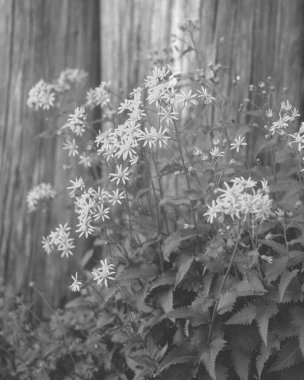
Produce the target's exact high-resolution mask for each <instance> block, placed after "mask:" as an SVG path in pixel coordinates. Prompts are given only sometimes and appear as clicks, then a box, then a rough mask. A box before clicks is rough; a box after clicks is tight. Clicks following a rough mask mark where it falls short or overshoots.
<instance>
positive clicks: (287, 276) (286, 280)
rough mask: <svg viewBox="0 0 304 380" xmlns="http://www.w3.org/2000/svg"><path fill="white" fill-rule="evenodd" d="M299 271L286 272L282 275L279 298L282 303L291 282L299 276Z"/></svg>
mask: <svg viewBox="0 0 304 380" xmlns="http://www.w3.org/2000/svg"><path fill="white" fill-rule="evenodd" d="M298 271H299V270H298V269H294V270H293V271H291V272H290V271H286V272H284V273H283V274H282V275H281V278H280V283H279V298H280V302H282V300H283V297H284V294H285V291H286V289H287V287H288V285H289V284H290V282H291V280H292V279H293V278H294V277H295V276H296V275H297V273H298Z"/></svg>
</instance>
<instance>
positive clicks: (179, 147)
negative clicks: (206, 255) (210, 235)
mask: <svg viewBox="0 0 304 380" xmlns="http://www.w3.org/2000/svg"><path fill="white" fill-rule="evenodd" d="M172 122H173V125H174V129H175V135H176V139H177V144H178V150H179V153H180V157H181V160H182V164H183V168H184V171H185V176H186V181H187V186H188V190H189V191H191V185H190V181H189V176H188V170H187V167H186V164H185V160H184V154H183V150H182V146H181V143H180V140H179V136H178V135H179V132H178V129H177V125H176V123H175V121H174V120H172ZM191 215H192V223H193V224H194V226H195V229H196V231H197V223H196V219H195V214H194V210H193V201H191Z"/></svg>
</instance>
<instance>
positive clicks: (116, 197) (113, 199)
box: [109, 189, 125, 206]
mask: <svg viewBox="0 0 304 380" xmlns="http://www.w3.org/2000/svg"><path fill="white" fill-rule="evenodd" d="M124 198H125V195H124V192H123V191H122V192H119V189H116V190H113V193H112V194H109V203H111V204H112V205H113V206H114V205H116V203H118V204H120V205H121V201H122V199H124Z"/></svg>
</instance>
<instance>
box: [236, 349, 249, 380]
mask: <svg viewBox="0 0 304 380" xmlns="http://www.w3.org/2000/svg"><path fill="white" fill-rule="evenodd" d="M232 358H233V364H234V368H235V372H236V373H237V375H238V376H239V378H240V380H248V376H249V367H250V361H251V354H250V352H246V351H232Z"/></svg>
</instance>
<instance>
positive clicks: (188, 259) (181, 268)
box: [174, 255, 194, 288]
mask: <svg viewBox="0 0 304 380" xmlns="http://www.w3.org/2000/svg"><path fill="white" fill-rule="evenodd" d="M193 260H194V257H193V256H187V255H183V256H181V257H180V259H179V260H178V262H177V267H178V271H177V274H176V280H175V285H174V287H175V288H176V287H177V285H178V284H179V283H180V282H181V281H182V280H183V278H184V277H185V275H186V273H187V272H188V270H189V269H190V267H191V264H192V263H193Z"/></svg>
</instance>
